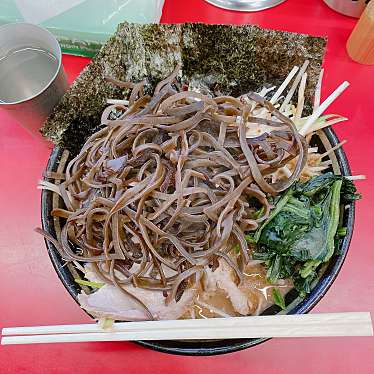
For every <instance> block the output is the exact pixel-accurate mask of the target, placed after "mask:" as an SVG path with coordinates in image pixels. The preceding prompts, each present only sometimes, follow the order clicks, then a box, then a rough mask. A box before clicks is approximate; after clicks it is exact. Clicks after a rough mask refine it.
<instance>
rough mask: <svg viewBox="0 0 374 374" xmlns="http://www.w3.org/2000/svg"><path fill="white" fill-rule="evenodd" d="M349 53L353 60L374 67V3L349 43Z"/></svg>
mask: <svg viewBox="0 0 374 374" xmlns="http://www.w3.org/2000/svg"><path fill="white" fill-rule="evenodd" d="M347 52H348V54H349V56H350V57H351V58H352V60H354V61H356V62H359V63H361V64H366V65H374V1H371V2H370V3H369V4H368V5H367V7H366V9H365V10H364V12H363V13H362V15H361V18H360V19H359V21H358V23H357V25H356V27H355V28H354V29H353V31H352V34H351V35H350V37H349V39H348V42H347Z"/></svg>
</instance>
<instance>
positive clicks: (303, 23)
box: [0, 0, 374, 374]
mask: <svg viewBox="0 0 374 374" xmlns="http://www.w3.org/2000/svg"><path fill="white" fill-rule="evenodd" d="M162 22H165V23H171V22H176V23H179V22H206V23H223V24H257V25H260V26H262V27H267V28H273V29H279V30H286V31H295V32H301V33H308V34H311V35H320V36H327V37H328V40H329V41H328V47H327V55H326V58H325V61H324V67H325V69H326V73H325V79H324V85H323V97H326V96H327V95H328V94H329V93H331V92H332V90H333V89H334V88H336V87H337V86H338V85H339V84H340V83H341V82H342V81H344V80H348V81H349V82H350V83H351V86H350V88H349V89H348V90H347V91H346V92H345V93H344V94H343V95H342V96H341V97H340V98H339V99H338V100H337V101H336V102H335V103H334V104H333V105H332V106H331V108H330V110H329V111H330V112H331V113H339V114H342V115H344V116H346V117H348V118H349V119H350V120H349V121H348V122H345V123H343V124H340V125H337V126H336V131H337V133H338V135H339V137H340V138H341V139H347V140H348V143H347V144H346V145H345V147H344V148H345V151H346V152H347V155H348V158H349V160H350V164H351V167H352V171H353V173H354V174H365V175H366V176H367V180H366V181H362V182H358V183H357V186H358V188H359V190H360V191H361V192H362V194H363V199H362V200H361V201H360V202H359V203H358V204H357V216H356V225H355V233H354V237H353V241H352V244H351V248H350V251H349V254H348V257H347V260H346V262H345V264H344V266H343V269H342V271H341V272H340V274H339V276H338V279H337V280H336V282H335V283H334V285H333V286H332V288H331V289H330V290H329V291H328V293H327V295H326V296H325V297H324V298H323V300H322V301H321V302H320V303H319V304H318V306H317V307H316V308H315V310H314V312H344V311H369V312H371V313H372V314H373V313H374V276H373V267H374V248H373V242H374V225H373V222H374V215H373V212H374V209H373V208H374V192H373V191H374V168H373V165H372V162H373V161H372V160H373V155H374V154H373V149H374V142H373V138H374V123H373V120H372V118H373V114H372V111H373V109H374V99H373V97H374V96H373V86H374V66H363V65H359V64H357V63H354V62H353V61H351V60H350V59H349V58H348V56H347V53H346V50H345V42H346V40H347V37H348V35H349V34H350V32H351V30H352V28H353V27H354V24H355V22H356V20H355V19H353V18H349V17H346V16H343V15H339V14H337V13H335V12H334V11H332V10H331V9H329V8H328V7H327V6H326V5H325V4H324V3H323V1H322V0H287V1H286V2H284V3H283V4H281V5H279V6H277V7H275V8H273V9H270V10H266V11H262V12H257V13H239V12H233V11H225V10H222V9H218V8H216V7H213V6H211V5H209V4H207V3H205V2H204V1H203V0H188V1H182V0H166V2H165V7H164V12H163V17H162ZM88 62H89V59H86V58H80V57H73V56H67V55H64V57H63V63H64V66H65V70H66V72H67V74H68V76H69V80H70V82H72V81H73V80H74V79H75V77H76V76H77V75H78V74H79V72H80V71H81V70H82V69H83V68H84V66H86V64H87V63H88ZM0 84H1V82H0ZM49 153H50V149H48V148H47V147H46V146H45V145H43V144H42V143H39V142H38V140H36V139H34V138H32V137H31V136H30V135H29V134H28V133H27V132H26V131H25V130H24V129H23V128H22V127H20V126H19V125H18V124H17V123H16V122H15V121H14V120H13V119H11V118H10V117H9V116H8V115H7V114H6V113H5V112H4V111H0V165H1V169H0V207H1V213H0V217H1V218H0V220H1V221H0V328H2V327H6V326H7V327H8V326H26V325H42V324H46V325H49V324H65V323H83V322H89V321H90V320H89V318H88V317H87V316H86V315H85V313H84V312H83V311H82V310H81V309H80V308H79V306H78V305H77V304H76V303H75V302H74V301H73V300H72V299H71V298H70V296H69V295H68V293H67V292H66V291H65V289H64V287H63V285H62V284H61V282H60V281H59V279H58V277H57V275H56V273H55V272H54V270H53V267H52V265H51V263H50V260H49V258H48V255H47V252H46V249H45V245H44V242H43V240H42V238H41V237H40V236H38V235H37V234H36V233H34V232H33V228H35V227H37V226H39V225H40V192H39V191H38V190H37V189H36V185H37V181H38V179H39V178H40V177H41V175H42V172H43V170H44V168H45V165H46V162H47V160H48V156H49ZM210 372H212V373H217V374H218V373H226V372H228V373H251V374H256V373H288V374H293V373H303V374H309V373H313V374H314V373H324V374H327V373H334V374H335V373H340V374H345V373H356V372H357V373H361V374H366V373H374V338H370V337H365V338H310V339H272V340H271V341H269V342H267V343H265V344H262V345H260V346H257V347H255V348H252V349H248V350H245V351H241V352H238V353H233V354H229V355H223V356H216V357H199V358H196V357H180V356H171V355H166V354H162V353H157V352H154V351H151V350H148V349H145V348H142V347H140V346H138V345H136V344H134V343H88V344H83V343H82V344H53V345H33V346H2V347H0V374H8V373H9V374H10V373H12V374H13V373H17V374H65V373H69V374H70V373H79V374H86V373H90V374H95V373H105V374H111V373H142V374H145V373H152V374H158V373H166V374H168V373H173V374H179V373H194V374H197V373H210Z"/></svg>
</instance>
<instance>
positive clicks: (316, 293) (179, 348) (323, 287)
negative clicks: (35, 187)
mask: <svg viewBox="0 0 374 374" xmlns="http://www.w3.org/2000/svg"><path fill="white" fill-rule="evenodd" d="M323 131H324V133H325V135H326V136H327V139H328V140H329V142H330V144H331V145H332V146H336V145H337V144H338V143H339V139H338V137H337V135H336V133H335V132H334V130H333V129H331V128H325V129H323ZM61 154H62V149H61V148H60V147H58V146H55V147H54V148H53V150H52V152H51V155H50V157H49V160H48V164H47V168H46V170H53V168H54V166H55V165H56V163H57V162H58V159H59V157H60V155H61ZM335 155H336V157H337V160H338V164H339V168H340V171H341V174H342V175H346V176H347V175H351V169H350V166H349V162H348V159H347V156H346V154H345V152H344V151H343V149H342V147H340V148H338V149H337V150H335ZM51 196H52V192H50V191H47V190H43V191H42V194H41V221H42V227H43V230H45V231H47V232H50V233H52V234H54V233H55V231H54V227H53V218H52V217H51V215H50V200H51ZM344 213H345V215H344V217H345V226H346V227H347V234H346V236H345V237H344V239H343V240H341V242H340V246H339V250H338V251H336V253H335V254H334V257H333V258H332V259H331V260H330V262H329V264H328V266H327V268H326V270H325V271H324V273H323V274H322V276H321V277H320V279H319V280H318V283H317V284H316V285H315V287H314V288H313V290H312V292H311V293H310V294H309V295H308V296H307V297H305V298H304V299H303V300H301V301H300V302H299V303H297V305H296V306H294V307H293V308H292V309H291V310H289V311H288V312H287V314H304V313H308V312H310V311H311V310H312V309H313V308H314V307H315V306H316V305H317V304H318V302H319V301H320V300H321V299H322V298H323V297H324V296H325V294H326V293H327V291H328V290H329V288H330V287H331V286H332V284H333V283H334V281H335V279H336V277H337V276H338V274H339V272H340V270H341V268H342V266H343V263H344V261H345V258H346V256H347V253H348V250H349V245H350V242H351V239H352V235H353V228H354V220H355V204H354V203H352V204H349V205H348V206H347V208H346V209H345V211H344ZM45 243H46V247H47V251H48V254H49V257H50V259H51V262H52V264H53V267H54V269H55V271H56V273H57V275H58V277H59V278H60V280H61V282H62V283H63V285H64V286H65V288H66V290H67V291H68V292H69V294H70V295H71V296H72V298H73V299H74V300H75V301H76V302H77V303H78V299H77V295H78V293H79V292H80V288H79V287H78V285H77V284H76V283H75V282H74V278H73V276H72V274H71V273H70V271H69V270H68V269H67V268H66V267H65V266H64V261H63V260H62V259H61V257H60V255H59V253H58V251H57V250H56V248H55V246H54V245H53V244H52V243H51V242H49V241H47V240H45ZM78 305H79V303H78ZM86 313H87V312H86ZM87 314H88V313H87ZM267 340H269V338H257V339H223V340H214V341H204V342H200V341H193V342H187V341H176V340H162V341H136V342H135V343H137V344H140V345H142V346H144V347H147V348H151V349H153V350H156V351H159V352H163V353H170V354H176V355H188V356H212V355H219V354H225V353H232V352H236V351H240V350H243V349H246V348H250V347H254V346H256V345H258V344H261V343H264V342H265V341H267Z"/></svg>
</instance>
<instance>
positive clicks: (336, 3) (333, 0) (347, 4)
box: [323, 0, 369, 18]
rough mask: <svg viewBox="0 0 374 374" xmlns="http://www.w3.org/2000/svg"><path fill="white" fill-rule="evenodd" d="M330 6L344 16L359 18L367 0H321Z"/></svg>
mask: <svg viewBox="0 0 374 374" xmlns="http://www.w3.org/2000/svg"><path fill="white" fill-rule="evenodd" d="M323 1H324V2H325V3H326V4H327V5H328V6H329V7H330V8H332V9H334V10H336V11H337V12H339V13H342V14H345V15H346V16H351V17H356V18H359V17H360V16H361V13H362V12H363V11H364V9H365V7H366V4H368V2H369V1H368V0H323Z"/></svg>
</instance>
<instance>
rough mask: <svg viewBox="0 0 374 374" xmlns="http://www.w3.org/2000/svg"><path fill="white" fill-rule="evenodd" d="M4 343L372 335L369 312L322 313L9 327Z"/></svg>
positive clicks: (2, 342)
mask: <svg viewBox="0 0 374 374" xmlns="http://www.w3.org/2000/svg"><path fill="white" fill-rule="evenodd" d="M2 335H3V336H2V339H1V344H2V345H8V344H33V343H73V342H96V341H132V340H184V339H186V340H187V339H238V338H271V337H317V336H319V337H323V336H373V326H372V321H371V317H370V313H364V312H360V313H323V314H303V315H277V316H256V317H233V318H212V319H195V320H177V321H146V322H119V323H115V324H113V326H112V327H111V328H110V329H109V330H108V329H105V330H104V329H102V328H101V327H100V326H98V325H97V324H83V325H60V326H37V327H11V328H4V329H3V330H2Z"/></svg>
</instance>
